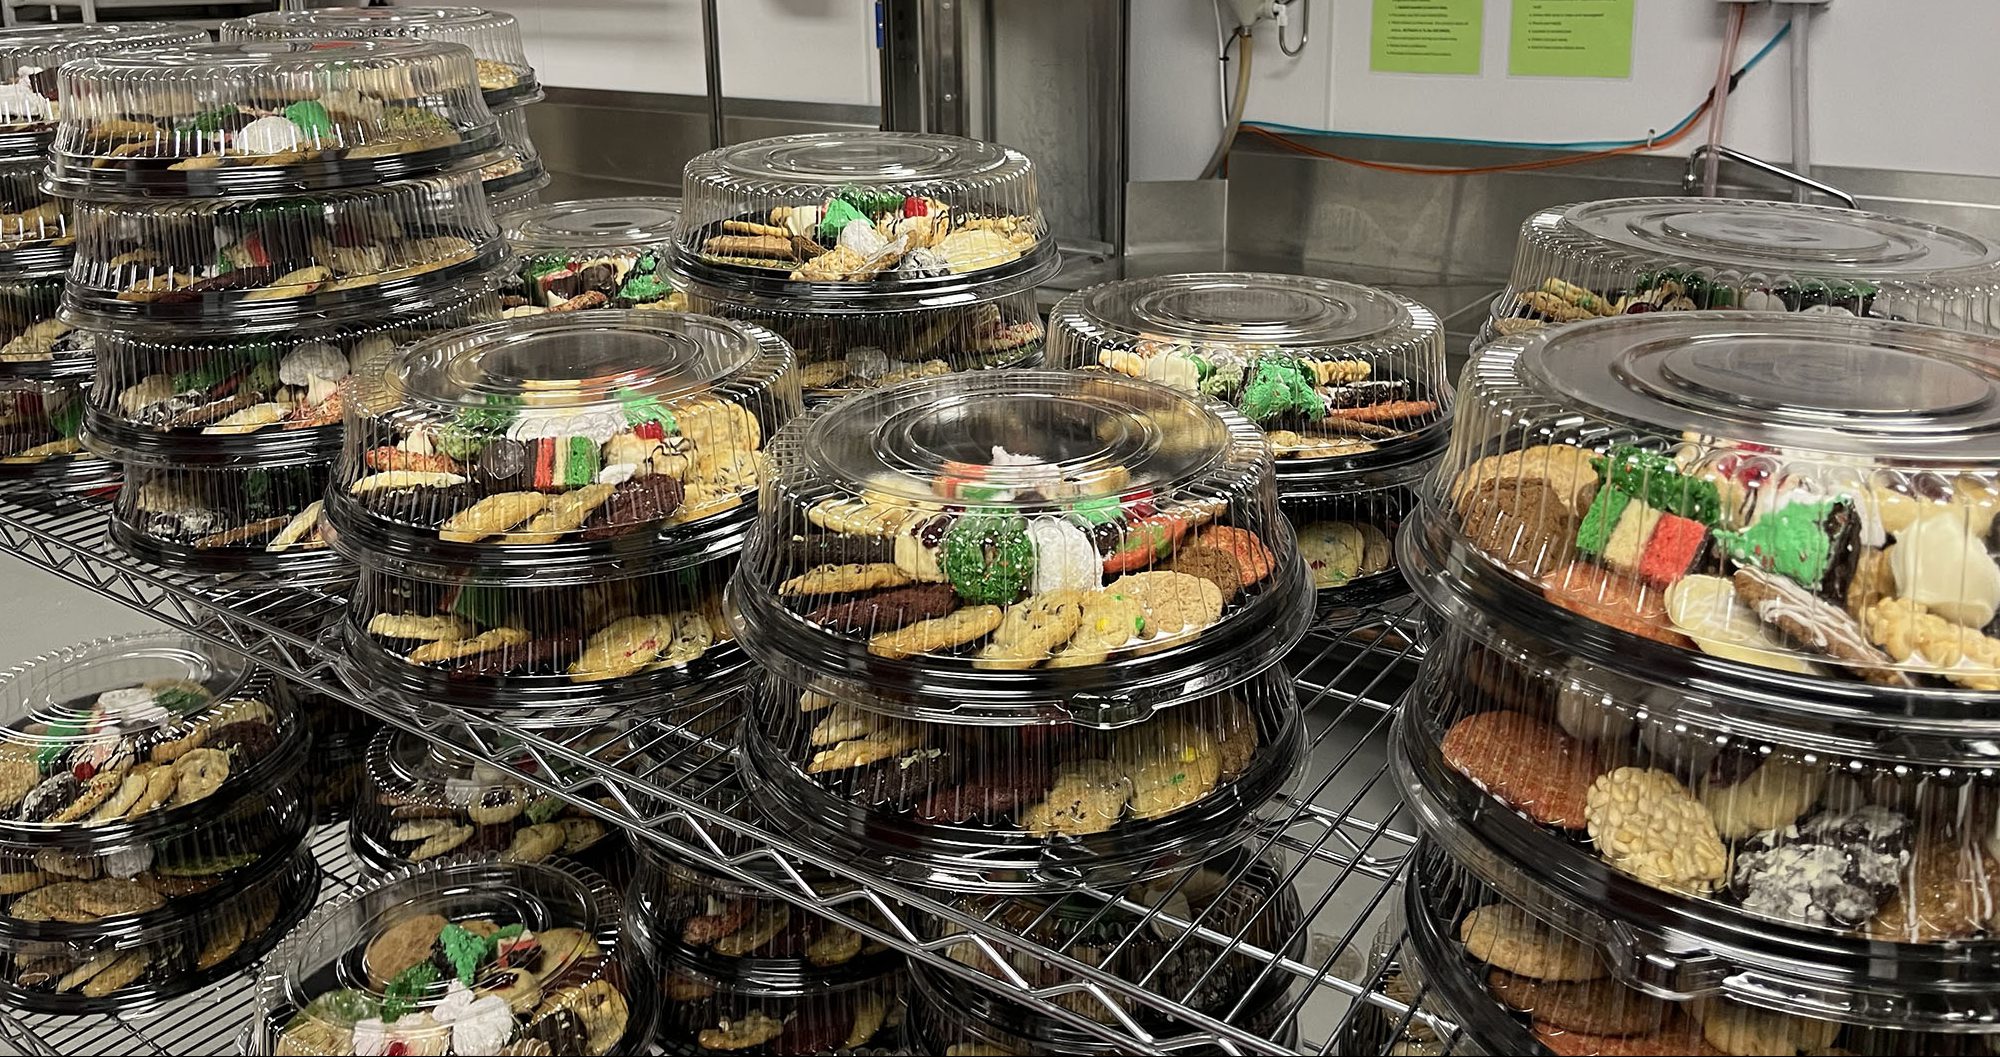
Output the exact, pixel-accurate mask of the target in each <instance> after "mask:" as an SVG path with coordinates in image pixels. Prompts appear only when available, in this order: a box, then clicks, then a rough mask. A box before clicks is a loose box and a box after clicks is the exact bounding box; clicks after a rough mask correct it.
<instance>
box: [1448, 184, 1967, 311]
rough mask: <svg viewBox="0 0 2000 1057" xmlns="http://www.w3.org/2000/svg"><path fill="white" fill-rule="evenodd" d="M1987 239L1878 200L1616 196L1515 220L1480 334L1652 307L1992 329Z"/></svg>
mask: <svg viewBox="0 0 2000 1057" xmlns="http://www.w3.org/2000/svg"><path fill="white" fill-rule="evenodd" d="M1996 297H2000V244H1996V243H1993V242H1991V241H1989V240H1986V239H1984V238H1981V237H1979V236H1977V235H1971V234H1967V233H1965V232H1961V231H1954V230H1952V229H1950V228H1945V227H1939V226H1937V225H1933V224H1926V223H1922V222H1920V221H1915V220H1908V219H1905V218H1903V217H1896V216H1887V215H1883V214H1880V213H1866V212H1861V211H1858V210H1852V209H1836V208H1831V207H1827V206H1815V205H1800V204H1795V203H1792V202H1761V201H1745V200H1739V199H1707V198H1625V199H1612V200H1609V201H1602V202H1582V203H1577V204H1574V205H1565V206H1558V207H1555V208H1553V209H1548V210H1544V211H1542V212H1540V213H1536V214H1535V215H1533V216H1531V217H1529V218H1528V220H1527V221H1526V222H1525V223H1523V224H1522V225H1521V239H1520V249H1519V252H1518V253H1517V254H1516V257H1515V262H1514V272H1513V276H1512V278H1511V279H1510V281H1509V283H1508V287H1507V292H1506V293H1504V294H1502V295H1501V296H1500V297H1499V299H1497V300H1496V301H1494V303H1493V311H1492V317H1491V319H1490V320H1489V321H1488V322H1487V324H1486V328H1485V330H1484V331H1483V332H1482V334H1481V337H1480V340H1479V341H1478V342H1477V343H1475V347H1477V345H1483V344H1485V343H1486V342H1488V341H1491V340H1494V339H1497V338H1505V337H1511V336H1513V335H1517V334H1523V333H1527V332H1530V331H1534V330H1539V329H1542V328H1544V327H1547V326H1555V325H1565V324H1569V323H1577V322H1585V321H1588V320H1593V319H1605V318H1610V317H1613V316H1621V315H1641V314H1646V313H1653V312H1690V311H1710V310H1740V311H1754V312H1792V313H1804V314H1808V315H1829V316H1842V317H1854V316H1869V317H1882V318H1889V319H1900V320H1907V321H1910V322H1916V323H1924V324H1928V325H1932V326H1944V327H1949V328H1951V329H1954V330H1969V331H1976V332H1983V333H1992V332H1994V331H1995V330H1996V329H2000V311H1996V304H1995V298H1996Z"/></svg>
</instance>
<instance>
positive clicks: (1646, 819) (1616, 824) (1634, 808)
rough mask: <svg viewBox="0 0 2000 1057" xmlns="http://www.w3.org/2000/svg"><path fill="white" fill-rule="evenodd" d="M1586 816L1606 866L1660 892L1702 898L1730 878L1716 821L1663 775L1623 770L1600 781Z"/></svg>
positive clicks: (1586, 804)
mask: <svg viewBox="0 0 2000 1057" xmlns="http://www.w3.org/2000/svg"><path fill="white" fill-rule="evenodd" d="M1583 812H1584V820H1585V822H1586V823H1587V824H1588V829H1589V831H1590V839H1591V843H1593V844H1595V845H1596V847H1597V853H1598V854H1599V855H1601V856H1603V857H1604V861H1605V862H1607V863H1610V864H1611V866H1612V868H1614V869H1616V870H1618V871H1620V872H1622V873H1626V874H1630V875H1631V876H1633V877H1635V878H1638V879H1639V880H1641V881H1644V882H1645V883H1647V884H1650V885H1653V886H1654V887H1656V888H1664V889H1667V890H1669V891H1676V892H1693V893H1696V894H1702V893H1706V892H1710V891H1713V890H1714V889H1715V887H1716V886H1717V885H1719V884H1721V883H1722V880H1723V878H1724V876H1725V875H1726V874H1727V873H1728V872H1729V850H1728V849H1727V848H1725V847H1724V846H1723V844H1722V837H1721V835H1720V834H1718V833H1717V832H1716V829H1715V820H1714V819H1712V818H1710V817H1709V814H1708V809H1707V808H1705V807H1703V806H1702V803H1701V801H1700V800H1697V799H1696V798H1695V795H1694V794H1693V793H1690V792H1688V789H1687V787H1686V786H1684V785H1682V784H1681V783H1680V781H1679V780H1678V779H1676V778H1675V777H1674V776H1673V775H1671V774H1668V773H1667V772H1665V771H1660V770H1650V769H1646V768H1641V767H1620V768H1618V769H1617V770H1615V771H1612V772H1611V773H1609V774H1606V775H1601V776H1599V778H1598V779H1597V781H1595V782H1593V783H1591V786H1590V792H1589V794H1588V795H1587V796H1586V797H1585V800H1584V808H1583Z"/></svg>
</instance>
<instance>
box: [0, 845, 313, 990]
mask: <svg viewBox="0 0 2000 1057" xmlns="http://www.w3.org/2000/svg"><path fill="white" fill-rule="evenodd" d="M294 843H296V842H294ZM264 874H265V875H264V876H263V877H262V878H260V879H259V880H258V881H257V883H255V884H251V885H247V886H244V887H241V888H239V889H235V890H231V891H225V892H220V893H215V894H212V895H210V896H208V897H207V898H203V899H196V900H193V901H192V905H191V906H189V907H187V908H184V909H183V910H182V911H180V912H177V913H172V914H169V915H165V916H162V917H161V918H159V919H158V920H155V921H151V922H146V923H132V922H126V923H122V924H114V925H110V926H108V927H106V928H104V929H102V930H101V931H96V932H94V933H91V932H88V931H85V930H80V934H78V935H76V936H72V937H67V938H61V939H18V938H15V937H11V936H10V937H6V938H0V999H4V1000H5V1001H6V1002H7V1005H8V1007H9V1008H11V1009H15V1010H22V1011H27V1012H32V1013H37V1014H51V1015H56V1016H106V1015H115V1014H119V1013H135V1014H139V1015H141V1016H143V1015H146V1014H147V1013H157V1012H158V1010H159V1008H160V1006H161V1005H162V1004H163V1003H166V1002H168V1001H170V1000H172V999H175V998H179V997H181V996H185V995H190V994H193V993H195V992H197V991H200V990H201V989H203V988H205V987H210V986H212V985H215V984H219V983H222V982H224V981H229V980H231V979H232V978H236V977H238V976H240V975H241V974H243V973H244V972H246V971H247V970H249V969H251V967H253V966H255V965H256V964H257V963H258V962H259V961H261V960H262V959H263V957H264V956H265V955H266V954H268V953H270V951H271V949H272V948H273V947H275V946H277V944H278V941H279V940H281V939H282V938H283V937H284V935H285V934H286V933H287V932H289V931H290V930H291V929H292V927H293V926H295V925H297V924H298V922H299V920H300V919H301V918H303V917H304V916H305V913H306V911H307V910H308V909H310V907H311V906H312V903H313V900H314V899H316V898H317V897H318V895H319V890H320V880H321V875H320V870H319V866H318V865H317V863H315V862H314V860H313V857H312V854H311V853H310V852H306V851H300V852H298V853H297V854H287V855H280V856H279V857H278V858H277V859H275V860H273V868H272V869H269V870H266V871H264ZM12 876H18V875H12ZM77 884H79V885H89V886H90V887H89V889H88V891H89V894H88V895H84V894H82V891H83V890H82V889H79V888H71V889H68V890H66V891H67V893H68V894H66V895H64V896H62V897H57V898H60V899H61V900H62V902H63V903H64V904H65V905H67V906H77V905H90V904H98V905H101V904H102V903H104V902H109V901H112V900H115V899H117V898H119V897H120V895H121V894H123V895H124V896H126V897H127V898H130V895H131V892H132V890H131V889H129V888H127V889H121V888H119V887H118V886H115V885H109V884H105V883H103V879H100V880H99V881H95V882H77ZM51 887H53V886H51ZM71 927H72V928H76V926H71Z"/></svg>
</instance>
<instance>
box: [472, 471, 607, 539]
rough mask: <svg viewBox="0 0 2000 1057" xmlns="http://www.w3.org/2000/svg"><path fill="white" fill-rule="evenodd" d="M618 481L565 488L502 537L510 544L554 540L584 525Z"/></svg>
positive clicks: (602, 503)
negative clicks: (516, 528)
mask: <svg viewBox="0 0 2000 1057" xmlns="http://www.w3.org/2000/svg"><path fill="white" fill-rule="evenodd" d="M615 487H616V486H615V485H609V484H587V485H584V486H583V487H582V488H578V489H574V490H572V491H568V492H564V493H562V494H561V495H558V496H556V497H555V498H553V499H551V500H549V503H548V505H547V506H545V507H543V508H542V512H541V513H539V514H536V515H535V516H534V517H532V518H529V519H528V523H527V524H526V525H523V526H521V528H520V529H519V530H517V531H515V532H510V533H508V534H507V538H506V539H504V540H502V541H501V542H502V543H505V544H507V545H509V546H534V545H537V544H544V543H554V542H555V541H557V540H559V539H561V538H562V537H563V534H564V533H568V532H574V531H576V530H577V529H579V528H582V527H583V523H584V522H585V521H588V520H590V515H591V514H593V513H596V512H597V508H598V507H601V506H603V505H604V503H605V500H608V499H610V498H611V493H612V491H613V490H614V489H615Z"/></svg>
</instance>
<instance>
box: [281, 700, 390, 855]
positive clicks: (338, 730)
mask: <svg viewBox="0 0 2000 1057" xmlns="http://www.w3.org/2000/svg"><path fill="white" fill-rule="evenodd" d="M274 685H275V690H274V691H273V692H274V693H276V694H277V695H278V696H279V697H280V698H282V699H284V700H285V701H286V702H287V703H289V704H290V706H291V708H292V710H293V711H294V712H297V713H298V714H299V716H300V717H301V718H302V719H303V720H304V722H305V726H306V730H307V731H309V732H311V734H312V744H313V760H314V766H312V767H311V768H309V769H308V771H307V773H306V784H307V786H308V787H309V788H310V790H311V792H312V803H313V822H314V824H316V825H322V826H323V825H327V824H329V823H334V822H344V821H346V820H347V819H348V818H349V817H351V816H352V815H353V814H354V807H355V803H356V801H357V800H358V799H359V798H360V797H361V795H362V794H361V788H362V781H363V772H364V769H365V768H366V766H367V758H368V745H369V742H371V741H372V740H373V739H374V738H375V736H376V734H377V733H378V732H379V731H381V730H382V729H383V728H382V721H381V720H379V719H376V718H375V717H374V716H372V715H369V714H368V713H366V712H363V711H361V710H359V709H356V708H350V707H348V706H347V705H345V704H342V703H340V702H339V701H336V700H334V699H333V698H331V697H328V696H326V695H325V694H322V693H320V692H318V691H316V690H313V689H311V688H310V687H307V686H305V685H303V684H301V683H299V682H297V681H294V680H290V679H283V678H277V679H274Z"/></svg>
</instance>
